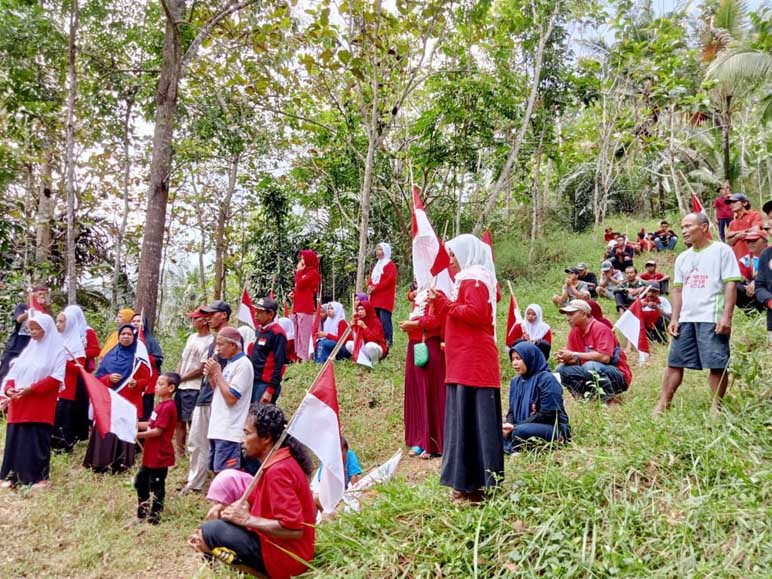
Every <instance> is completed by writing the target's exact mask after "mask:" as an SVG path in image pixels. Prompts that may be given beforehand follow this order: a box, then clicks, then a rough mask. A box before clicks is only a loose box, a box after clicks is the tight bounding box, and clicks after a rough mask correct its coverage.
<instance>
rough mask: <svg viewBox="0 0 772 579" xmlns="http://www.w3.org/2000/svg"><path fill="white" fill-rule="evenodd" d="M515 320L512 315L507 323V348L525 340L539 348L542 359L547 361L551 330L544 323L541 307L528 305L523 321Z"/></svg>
mask: <svg viewBox="0 0 772 579" xmlns="http://www.w3.org/2000/svg"><path fill="white" fill-rule="evenodd" d="M512 299H514V296H512ZM516 303H517V302H515V304H516ZM510 311H511V307H510ZM516 319H517V318H516V316H515V315H514V313H513V314H512V320H511V322H508V323H507V340H506V342H507V346H509V347H510V348H511V347H512V346H514V345H515V344H516V343H517V342H519V341H520V340H525V341H526V342H530V343H531V344H533V345H534V346H536V347H537V348H539V350H541V353H542V354H544V357H545V358H546V359H549V357H550V351H551V350H552V328H551V327H550V325H549V324H548V323H547V322H545V321H544V312H543V310H542V308H541V306H540V305H539V304H528V307H527V308H525V319H523V320H520V321H519V322H517V321H516ZM510 323H512V325H511V326H510Z"/></svg>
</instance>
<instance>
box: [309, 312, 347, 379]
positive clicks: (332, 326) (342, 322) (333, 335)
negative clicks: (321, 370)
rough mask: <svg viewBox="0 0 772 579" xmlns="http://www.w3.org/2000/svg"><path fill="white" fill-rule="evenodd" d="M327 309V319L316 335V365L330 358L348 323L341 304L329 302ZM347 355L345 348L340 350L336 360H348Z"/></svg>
mask: <svg viewBox="0 0 772 579" xmlns="http://www.w3.org/2000/svg"><path fill="white" fill-rule="evenodd" d="M325 307H326V308H327V318H326V319H325V320H324V324H322V327H321V328H320V329H319V331H318V332H317V334H316V337H317V339H318V340H319V341H318V342H316V356H315V358H314V360H315V361H316V363H317V364H324V363H325V362H326V361H327V358H328V357H329V356H330V352H332V351H333V350H334V349H335V346H336V345H337V344H338V340H340V338H341V336H343V333H344V332H345V331H346V328H348V322H346V310H345V309H344V308H343V304H342V303H340V302H330V303H329V304H327V305H326V306H325ZM348 357H349V353H348V350H346V348H341V349H340V350H339V351H338V356H337V359H338V360H340V359H341V358H348Z"/></svg>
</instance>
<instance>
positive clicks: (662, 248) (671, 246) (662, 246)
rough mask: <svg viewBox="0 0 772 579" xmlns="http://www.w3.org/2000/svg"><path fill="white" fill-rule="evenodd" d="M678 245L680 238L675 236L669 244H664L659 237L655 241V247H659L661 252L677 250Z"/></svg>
mask: <svg viewBox="0 0 772 579" xmlns="http://www.w3.org/2000/svg"><path fill="white" fill-rule="evenodd" d="M676 243H678V237H676V236H675V235H674V236H673V237H671V238H670V239H669V240H668V242H667V243H663V242H662V240H661V239H660V238H659V237H657V238H655V239H654V245H656V246H657V249H658V250H659V251H665V250H666V249H675V246H676Z"/></svg>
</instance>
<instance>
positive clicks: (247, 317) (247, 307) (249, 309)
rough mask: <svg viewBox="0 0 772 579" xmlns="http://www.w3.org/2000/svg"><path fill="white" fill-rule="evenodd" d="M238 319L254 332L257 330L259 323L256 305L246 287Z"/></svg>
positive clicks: (242, 293)
mask: <svg viewBox="0 0 772 579" xmlns="http://www.w3.org/2000/svg"><path fill="white" fill-rule="evenodd" d="M271 299H273V298H271ZM237 319H238V320H239V321H240V322H244V323H245V324H246V325H248V326H249V327H250V328H252V329H253V330H254V329H255V328H257V322H256V321H255V304H254V303H252V297H251V296H250V295H249V292H248V291H247V288H246V287H245V288H244V291H242V292H241V302H240V303H239V311H238V314H237Z"/></svg>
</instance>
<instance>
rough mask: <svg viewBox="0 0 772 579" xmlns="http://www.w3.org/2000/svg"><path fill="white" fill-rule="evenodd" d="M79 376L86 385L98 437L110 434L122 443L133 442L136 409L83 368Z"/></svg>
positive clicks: (135, 427) (134, 438)
mask: <svg viewBox="0 0 772 579" xmlns="http://www.w3.org/2000/svg"><path fill="white" fill-rule="evenodd" d="M80 376H81V378H83V383H84V384H85V385H86V391H87V392H88V397H89V399H90V400H91V406H92V408H93V409H94V424H95V425H96V428H97V430H98V431H99V434H100V436H102V438H104V437H105V436H106V435H107V434H108V433H110V432H111V433H113V434H114V435H115V436H117V437H118V438H120V439H121V440H123V441H124V442H134V441H135V440H136V438H137V408H136V407H135V406H134V405H133V404H132V403H131V402H129V401H128V400H126V399H125V398H124V397H123V396H121V395H120V394H118V392H116V391H115V390H113V389H112V388H108V387H107V386H105V385H104V384H102V382H100V381H99V379H98V378H95V377H94V375H93V374H90V373H88V372H86V370H85V369H84V368H81V369H80Z"/></svg>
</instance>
